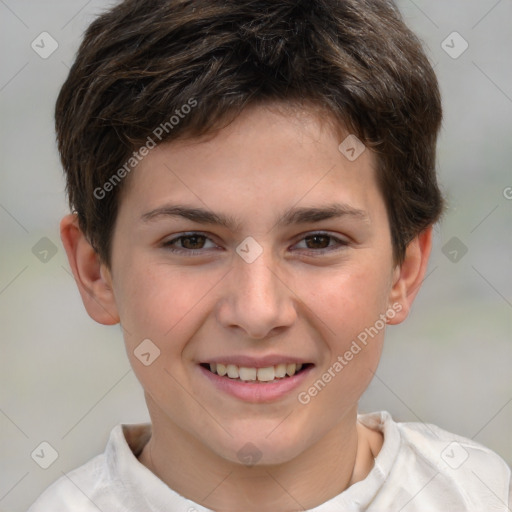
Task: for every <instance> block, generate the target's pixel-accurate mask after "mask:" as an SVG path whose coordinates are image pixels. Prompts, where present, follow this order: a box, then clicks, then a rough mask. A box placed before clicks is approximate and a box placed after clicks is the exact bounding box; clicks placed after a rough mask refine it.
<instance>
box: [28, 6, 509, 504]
mask: <svg viewBox="0 0 512 512" xmlns="http://www.w3.org/2000/svg"><path fill="white" fill-rule="evenodd" d="M440 123H441V103H440V98H439V92H438V86H437V81H436V78H435V75H434V72H433V70H432V68H431V66H430V65H429V63H428V61H427V59H426V57H425V55H424V53H423V51H422V49H421V46H420V44H419V42H418V41H417V39H416V38H415V36H414V35H413V34H412V33H411V32H410V31H409V30H408V29H407V28H406V27H405V26H404V24H403V22H402V20H401V18H400V15H399V13H398V11H397V10H396V8H395V7H394V6H393V5H392V3H391V2H389V1H385V0H365V1H361V0H309V1H292V0H266V1H265V0H261V1H254V0H236V1H235V0H228V1H223V2H220V1H218V0H217V1H215V0H190V1H185V0H167V1H164V0H150V1H147V0H146V1H141V0H126V1H124V2H122V3H121V4H119V5H118V6H116V7H114V8H112V9H111V10H110V11H108V12H106V13H105V14H104V15H102V16H101V17H100V18H99V19H97V20H96V21H95V22H94V23H93V24H92V25H91V27H90V28H89V29H88V31H87V33H86V35H85V39H84V42H83V44H82V46H81V48H80V50H79V52H78V56H77V59H76V62H75V64H74V65H73V67H72V69H71V71H70V74H69V77H68V79H67V81H66V83H65V84H64V86H63V88H62V91H61V93H60V96H59V98H58V101H57V107H56V127H57V135H58V143H59V151H60V154H61V158H62V162H63V166H64V169H65V172H66V176H67V190H68V194H69V199H70V204H71V206H72V208H73V210H74V212H73V213H72V214H70V215H68V216H66V217H65V218H64V219H63V220H62V223H61V236H62V240H63V244H64V247H65V249H66V252H67V255H68V258H69V262H70V265H71V268H72V270H73V274H74V276H75V279H76V282H77V284H78V287H79V290H80V293H81V296H82V299H83V302H84V305H85V307H86V309H87V312H88V313H89V315H90V316H91V317H92V318H93V319H95V320H96V321H98V322H100V323H103V324H116V323H121V325H122V327H123V334H124V340H125V344H126V348H127V354H128V357H129V359H130V362H131V364H132V367H133V370H134V372H135V374H136V375H137V377H138V379H139V381H140V382H141V384H142V386H143V388H144V390H145V396H146V401H147V405H148V409H149V413H150V416H151V425H138V426H119V427H117V428H115V429H114V430H113V432H112V434H111V438H110V441H109V443H108V446H107V448H106V451H105V453H104V454H103V455H101V456H98V457H96V458H95V459H93V460H92V461H90V462H89V463H87V464H86V465H84V466H83V467H81V468H79V469H77V470H75V471H74V472H71V473H69V474H68V475H65V476H64V477H63V478H62V479H60V480H59V481H58V482H57V483H56V484H54V486H52V487H51V488H50V489H49V490H48V491H46V493H45V494H44V495H43V496H42V497H41V498H40V499H39V500H38V501H37V502H36V503H35V504H34V505H33V506H32V508H31V509H30V511H31V512H39V511H47V510H55V511H60V510H62V511H64V510H66V511H80V512H85V511H87V512H88V511H92V510H104V511H107V510H108V511H109V512H110V511H113V512H117V511H127V510H133V511H138V512H139V511H144V510H152V511H183V512H185V511H188V512H193V511H208V510H213V511H219V512H220V511H222V512H235V511H248V512H253V511H260V510H272V511H279V512H281V511H282V512H284V511H296V510H314V511H316V512H331V511H363V510H364V511H373V512H377V511H378V512H382V511H394V510H396V511H399V510H401V511H404V512H412V511H422V512H424V511H434V510H435V511H439V510H449V511H451V512H452V511H453V512H458V511H483V510H486V511H487V510H503V511H505V510H510V509H509V508H508V507H509V506H510V501H509V500H510V498H509V490H510V477H511V473H510V469H509V468H508V467H507V466H506V464H505V463H504V462H503V461H502V459H501V458H500V457H499V456H498V455H496V454H494V453H493V452H491V451H490V450H488V449H487V448H485V447H483V446H481V445H479V444H477V443H475V442H473V441H471V440H468V439H464V438H462V437H459V436H456V435H453V434H450V433H448V432H445V431H443V430H441V429H439V428H437V427H435V426H433V425H426V424H413V423H410V424H403V423H402V424H399V423H395V422H394V421H393V420H392V418H391V417H390V415H389V414H388V413H386V412H380V413H372V414H366V415H358V414H357V404H358V400H359V398H360V397H361V395H362V393H363V392H364V390H365V389H366V387H367V386H368V384H369V382H370V381H371V378H372V376H373V374H374V372H375V371H376V368H377V365H378V362H379V357H380V353H381V348H382V343H383V338H384V331H385V326H386V324H388V325H389V324H398V323H400V322H402V321H403V320H404V319H405V318H406V317H407V314H408V312H409V309H410V307H411V304H412V302H413V300H414V298H415V296H416V294H417V292H418V290H419V287H420V285H421V282H422V280H423V278H424V276H425V271H426V267H427V263H428V257H429V253H430V249H431V244H432V226H433V224H435V222H436V221H437V220H438V219H439V217H440V215H441V212H442V206H443V201H442V197H441V194H440V192H439V189H438V186H437V182H436V174H435V145H436V138H437V134H438V130H439V127H440Z"/></svg>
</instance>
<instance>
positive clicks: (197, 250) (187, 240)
mask: <svg viewBox="0 0 512 512" xmlns="http://www.w3.org/2000/svg"><path fill="white" fill-rule="evenodd" d="M162 247H164V248H165V249H166V250H169V251H171V252H174V253H180V254H183V255H187V256H196V255H197V256H199V255H201V254H204V253H206V252H207V251H208V250H212V249H215V248H217V246H216V244H215V243H214V242H213V241H212V240H211V239H210V238H209V237H208V236H206V235H203V234H201V233H190V234H185V235H180V236H177V237H175V238H173V239H172V240H167V241H166V242H164V243H163V244H162Z"/></svg>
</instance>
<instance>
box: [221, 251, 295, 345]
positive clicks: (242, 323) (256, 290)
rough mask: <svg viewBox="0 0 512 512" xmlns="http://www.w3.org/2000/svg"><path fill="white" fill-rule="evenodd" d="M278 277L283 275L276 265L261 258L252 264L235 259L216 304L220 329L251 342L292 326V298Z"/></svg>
mask: <svg viewBox="0 0 512 512" xmlns="http://www.w3.org/2000/svg"><path fill="white" fill-rule="evenodd" d="M279 274H283V273H282V272H279V268H278V265H276V264H275V262H273V261H272V258H271V257H265V254H262V255H261V256H260V257H259V258H258V259H257V260H256V261H254V262H252V263H246V262H245V261H243V260H242V259H241V258H238V259H237V261H235V262H234V268H233V270H232V271H231V272H230V273H229V275H228V276H227V279H228V280H229V281H228V283H227V284H228V286H227V287H226V292H225V293H224V294H223V295H222V297H221V299H220V300H219V303H218V308H217V319H218V321H219V322H220V323H221V325H222V326H223V327H225V328H229V329H231V330H239V331H241V332H242V333H243V334H244V335H245V336H246V337H249V338H251V339H254V340H261V339H265V338H268V337H271V336H274V335H276V334H278V333H279V332H282V331H284V330H286V328H289V327H290V326H291V325H293V323H294V322H295V320H296V318H297V308H296V296H295V295H294V293H293V290H291V289H290V287H289V286H288V285H287V283H286V280H285V278H284V277H283V276H280V275H279Z"/></svg>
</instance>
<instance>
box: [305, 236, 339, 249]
mask: <svg viewBox="0 0 512 512" xmlns="http://www.w3.org/2000/svg"><path fill="white" fill-rule="evenodd" d="M331 238H332V237H330V236H328V235H312V236H307V237H306V238H305V239H304V240H305V241H306V245H307V248H308V249H326V248H327V247H329V242H330V241H331Z"/></svg>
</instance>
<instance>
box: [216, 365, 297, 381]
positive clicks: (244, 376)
mask: <svg viewBox="0 0 512 512" xmlns="http://www.w3.org/2000/svg"><path fill="white" fill-rule="evenodd" d="M301 368H302V364H295V363H288V364H285V363H281V364H277V365H275V366H267V367H266V368H247V367H245V366H236V365H235V364H222V363H210V370H211V371H212V372H213V373H217V374H218V375H220V376H221V377H224V376H225V375H227V376H228V377H230V378H231V379H240V380H245V381H248V380H258V381H262V382H269V381H271V380H274V379H282V378H283V377H285V376H286V375H288V376H290V377H291V376H293V375H295V373H296V372H298V371H299V370H300V369H301Z"/></svg>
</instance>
